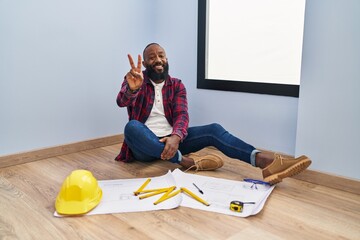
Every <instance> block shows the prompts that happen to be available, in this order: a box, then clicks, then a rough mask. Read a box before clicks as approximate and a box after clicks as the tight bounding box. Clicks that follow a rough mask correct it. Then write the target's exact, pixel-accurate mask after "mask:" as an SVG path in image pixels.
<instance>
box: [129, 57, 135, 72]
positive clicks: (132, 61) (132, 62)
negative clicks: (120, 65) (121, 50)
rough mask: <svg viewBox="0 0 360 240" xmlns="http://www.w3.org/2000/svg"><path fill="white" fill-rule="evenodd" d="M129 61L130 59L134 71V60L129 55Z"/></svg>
mask: <svg viewBox="0 0 360 240" xmlns="http://www.w3.org/2000/svg"><path fill="white" fill-rule="evenodd" d="M128 59H129V63H130V66H131V69H134V68H135V64H134V60H133V59H132V57H131V55H130V54H128Z"/></svg>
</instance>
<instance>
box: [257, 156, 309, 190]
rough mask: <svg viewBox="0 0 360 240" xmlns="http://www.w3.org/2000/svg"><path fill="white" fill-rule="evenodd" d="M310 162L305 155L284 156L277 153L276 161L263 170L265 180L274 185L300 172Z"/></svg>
mask: <svg viewBox="0 0 360 240" xmlns="http://www.w3.org/2000/svg"><path fill="white" fill-rule="evenodd" d="M310 164H311V160H310V159H309V158H308V157H307V156H304V155H302V156H300V157H298V158H284V157H282V156H281V155H279V154H275V159H274V161H273V162H272V163H271V164H270V165H269V166H267V167H266V168H264V169H263V170H262V174H263V177H264V181H265V182H269V183H270V184H271V185H274V184H276V183H279V182H281V181H282V180H283V179H284V178H287V177H291V176H294V175H297V174H299V173H300V172H302V171H304V170H305V169H306V168H307V167H309V166H310Z"/></svg>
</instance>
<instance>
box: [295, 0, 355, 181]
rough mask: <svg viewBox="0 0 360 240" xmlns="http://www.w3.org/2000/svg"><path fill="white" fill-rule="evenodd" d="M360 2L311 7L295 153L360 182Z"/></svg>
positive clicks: (322, 2)
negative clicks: (307, 156) (303, 153)
mask: <svg viewBox="0 0 360 240" xmlns="http://www.w3.org/2000/svg"><path fill="white" fill-rule="evenodd" d="M359 43H360V1H358V0H347V1H340V0H331V1H330V0H317V1H311V0H308V1H307V5H306V15H305V32H304V52H303V64H302V74H301V90H300V101H299V118H298V131H297V132H298V134H297V141H296V153H297V154H300V153H302V152H305V153H307V154H309V156H311V157H312V159H313V161H314V162H313V165H312V169H315V170H319V171H323V172H328V173H335V174H337V175H341V176H347V177H351V178H355V179H360V173H359V170H360V157H359V155H358V153H357V150H358V149H359V147H360V94H359V93H360V45H359Z"/></svg>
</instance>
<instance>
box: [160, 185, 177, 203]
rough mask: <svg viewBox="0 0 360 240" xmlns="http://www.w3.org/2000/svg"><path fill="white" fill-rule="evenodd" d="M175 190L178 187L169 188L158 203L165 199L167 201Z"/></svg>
mask: <svg viewBox="0 0 360 240" xmlns="http://www.w3.org/2000/svg"><path fill="white" fill-rule="evenodd" d="M175 188H176V186H171V187H169V189H168V190H167V191H166V193H164V195H162V196H161V198H159V199H158V200H157V201H162V200H163V199H165V198H166V197H167V196H168V195H169V194H170V193H171V192H172V191H174V189H175Z"/></svg>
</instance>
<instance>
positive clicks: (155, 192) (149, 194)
mask: <svg viewBox="0 0 360 240" xmlns="http://www.w3.org/2000/svg"><path fill="white" fill-rule="evenodd" d="M168 191H169V188H166V189H163V190H159V191H154V192H151V193H148V194H145V195H141V196H139V199H144V198H148V197H152V196H155V195H158V194H161V193H166V192H168Z"/></svg>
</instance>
